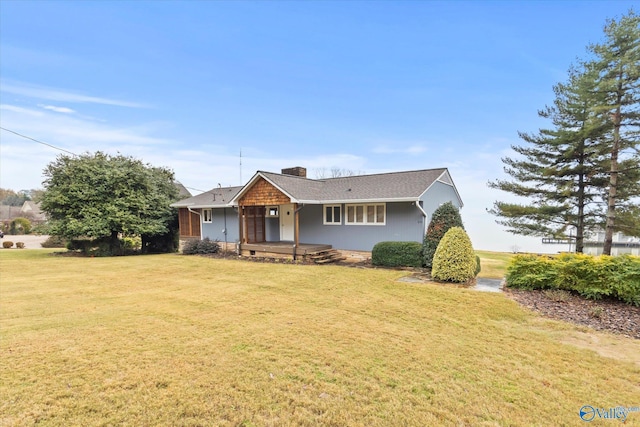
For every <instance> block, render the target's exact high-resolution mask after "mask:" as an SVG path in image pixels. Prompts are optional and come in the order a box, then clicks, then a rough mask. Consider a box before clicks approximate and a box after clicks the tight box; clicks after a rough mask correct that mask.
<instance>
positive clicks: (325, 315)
mask: <svg viewBox="0 0 640 427" xmlns="http://www.w3.org/2000/svg"><path fill="white" fill-rule="evenodd" d="M0 271H1V274H0V307H1V310H0V322H1V323H0V324H1V326H2V328H1V335H2V339H1V341H0V352H1V353H0V356H1V357H0V373H1V374H0V375H1V381H0V396H1V399H0V425H3V426H4V425H19V426H21V425H34V424H38V425H44V426H68V425H83V426H102V425H131V426H138V425H145V426H155V425H158V426H160V425H162V426H166V425H172V426H206V425H212V426H213V425H215V426H219V425H222V426H227V425H228V426H238V425H244V426H263V425H266V426H271V425H273V426H276V425H277V426H288V425H292V426H294V425H295V426H312V425H336V426H363V425H366V426H388V425H416V426H425V425H456V426H458V425H473V426H496V425H523V426H529V425H582V424H583V423H584V422H583V421H582V420H581V419H580V418H579V416H578V411H579V409H580V408H581V407H582V406H583V405H593V406H598V407H603V408H609V407H612V406H619V405H622V406H637V405H638V396H639V395H640V366H638V365H637V364H634V363H632V362H624V361H619V360H615V359H613V358H608V357H604V356H601V355H598V354H597V353H596V352H594V351H590V350H586V349H583V348H579V347H576V346H575V345H572V344H569V343H563V342H561V338H560V337H561V336H564V335H566V333H578V332H579V333H585V332H584V331H585V329H584V328H576V327H573V326H571V325H567V324H564V323H560V322H554V321H549V320H544V319H541V318H539V317H537V316H534V315H533V314H531V313H529V312H526V311H524V310H522V309H520V307H519V306H518V305H517V304H516V303H514V302H513V301H510V300H508V299H507V298H505V297H504V296H503V295H500V294H493V293H480V292H476V291H472V290H468V289H461V288H458V287H448V286H443V285H435V284H434V285H431V284H412V283H400V282H397V279H398V278H399V277H400V276H402V275H403V274H406V272H402V271H395V270H384V269H369V270H367V269H356V268H346V267H335V266H296V265H278V264H261V263H251V262H243V261H235V260H215V259H208V258H202V257H187V256H181V255H158V256H138V257H120V258H66V257H54V256H51V255H50V254H49V252H48V251H45V250H38V251H17V250H16V251H0ZM616 341H617V343H618V345H619V347H620V348H626V347H629V346H633V345H635V342H634V341H633V340H630V339H625V338H619V339H617V340H616ZM634 424H635V425H639V424H640V414H637V413H632V414H630V415H629V417H628V419H627V424H626V425H634Z"/></svg>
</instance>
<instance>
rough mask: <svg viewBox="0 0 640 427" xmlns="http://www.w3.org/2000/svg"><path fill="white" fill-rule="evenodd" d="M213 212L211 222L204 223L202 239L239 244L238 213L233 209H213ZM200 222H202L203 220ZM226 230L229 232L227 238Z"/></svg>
mask: <svg viewBox="0 0 640 427" xmlns="http://www.w3.org/2000/svg"><path fill="white" fill-rule="evenodd" d="M212 211H213V215H212V218H211V222H210V223H202V237H203V238H205V237H208V238H209V239H211V240H218V241H220V242H237V241H238V240H239V236H238V212H237V211H236V210H235V209H233V208H224V209H212ZM225 216H226V217H225ZM200 221H202V218H201V219H200ZM225 229H226V231H227V234H226V236H225V233H224V230H225Z"/></svg>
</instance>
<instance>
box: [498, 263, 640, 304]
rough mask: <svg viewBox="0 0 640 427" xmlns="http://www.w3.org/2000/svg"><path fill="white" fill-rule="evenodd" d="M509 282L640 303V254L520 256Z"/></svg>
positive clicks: (511, 284) (512, 266) (509, 275)
mask: <svg viewBox="0 0 640 427" xmlns="http://www.w3.org/2000/svg"><path fill="white" fill-rule="evenodd" d="M506 284H507V286H508V287H511V288H519V289H529V290H533V289H564V290H567V291H575V292H577V293H578V294H580V295H582V296H584V297H586V298H590V299H601V298H602V297H605V296H608V297H612V298H616V299H619V300H621V301H624V302H626V303H627V304H633V305H636V306H640V257H635V256H631V255H622V256H617V257H611V256H605V255H603V256H600V257H593V256H589V255H582V254H563V255H560V256H558V257H555V258H551V257H545V256H536V255H517V256H515V257H514V258H513V259H512V261H511V264H510V265H509V267H508V268H507V275H506Z"/></svg>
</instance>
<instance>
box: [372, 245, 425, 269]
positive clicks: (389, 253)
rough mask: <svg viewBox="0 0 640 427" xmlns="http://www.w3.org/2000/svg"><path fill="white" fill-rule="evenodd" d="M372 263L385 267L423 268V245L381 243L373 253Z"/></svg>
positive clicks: (374, 248)
mask: <svg viewBox="0 0 640 427" xmlns="http://www.w3.org/2000/svg"><path fill="white" fill-rule="evenodd" d="M371 263H372V264H373V265H380V266H384V267H422V244H420V243H418V242H380V243H377V244H376V245H375V246H374V247H373V250H372V251H371Z"/></svg>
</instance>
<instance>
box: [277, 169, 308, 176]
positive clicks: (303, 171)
mask: <svg viewBox="0 0 640 427" xmlns="http://www.w3.org/2000/svg"><path fill="white" fill-rule="evenodd" d="M282 175H293V176H299V177H301V178H306V177H307V168H303V167H301V166H296V167H293V168H286V169H282Z"/></svg>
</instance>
